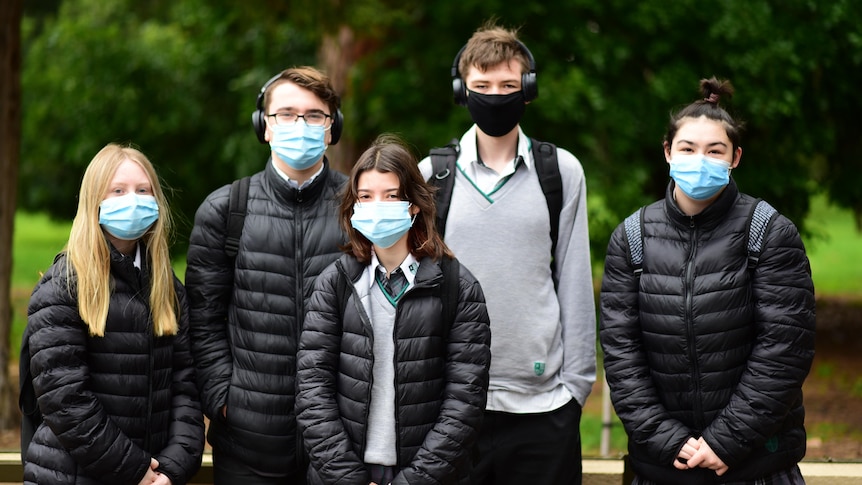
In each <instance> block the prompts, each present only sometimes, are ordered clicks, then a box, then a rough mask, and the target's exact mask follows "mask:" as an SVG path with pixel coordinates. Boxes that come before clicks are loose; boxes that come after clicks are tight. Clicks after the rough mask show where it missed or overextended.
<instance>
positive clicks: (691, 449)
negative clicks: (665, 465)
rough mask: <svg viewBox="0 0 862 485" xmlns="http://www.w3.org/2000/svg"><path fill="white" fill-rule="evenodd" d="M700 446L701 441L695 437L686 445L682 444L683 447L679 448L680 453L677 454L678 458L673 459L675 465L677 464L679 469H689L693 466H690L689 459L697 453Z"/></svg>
mask: <svg viewBox="0 0 862 485" xmlns="http://www.w3.org/2000/svg"><path fill="white" fill-rule="evenodd" d="M698 448H700V442H698V441H697V440H696V439H694V437H691V438H689V439H688V441H686V442H685V444H684V445H682V449H680V450H679V454H678V455H676V459H674V460H673V466H675V467H676V468H677V469H678V470H688V469H689V468H693V467H692V466H689V460H691V457H692V456H694V454H695V453H697V450H698Z"/></svg>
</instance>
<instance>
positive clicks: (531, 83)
mask: <svg viewBox="0 0 862 485" xmlns="http://www.w3.org/2000/svg"><path fill="white" fill-rule="evenodd" d="M515 42H517V43H518V45H519V46H520V47H521V51H522V52H523V53H524V56H526V57H527V63H528V64H529V65H530V71H529V72H525V73H523V74H521V91H523V92H524V100H526V101H532V100H534V99H536V97H538V96H539V85H538V84H536V60H535V59H533V54H532V53H531V52H530V49H527V46H525V45H524V43H523V42H521V41H520V40H516V41H515ZM466 48H467V44H464V47H461V50H459V51H458V54H457V55H456V56H455V60H454V61H453V62H452V94H453V95H454V98H455V104H459V105H461V106H467V85H466V84H464V80H463V79H462V78H461V73H460V72H458V64H459V63H460V62H461V54H462V53H463V52H464V49H466Z"/></svg>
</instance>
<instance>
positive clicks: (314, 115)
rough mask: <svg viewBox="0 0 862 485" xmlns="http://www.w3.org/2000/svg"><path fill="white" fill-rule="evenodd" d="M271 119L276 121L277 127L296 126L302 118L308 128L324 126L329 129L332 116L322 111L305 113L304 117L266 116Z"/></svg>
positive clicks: (280, 114) (285, 113)
mask: <svg viewBox="0 0 862 485" xmlns="http://www.w3.org/2000/svg"><path fill="white" fill-rule="evenodd" d="M266 116H268V117H269V118H270V119H273V120H275V124H276V125H284V126H290V125H293V124H296V122H297V121H298V120H299V119H300V118H302V121H304V122H305V124H306V125H308V126H323V127H326V128H329V125H331V121H330V120H332V116H329V115H328V114H326V113H324V112H322V111H310V112H308V113H305V114H304V115H298V114H296V113H288V112H283V113H272V114H268V115H266Z"/></svg>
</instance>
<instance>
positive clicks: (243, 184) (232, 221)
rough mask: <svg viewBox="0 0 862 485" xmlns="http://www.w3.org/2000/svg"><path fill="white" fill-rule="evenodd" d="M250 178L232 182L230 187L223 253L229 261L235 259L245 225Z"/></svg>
mask: <svg viewBox="0 0 862 485" xmlns="http://www.w3.org/2000/svg"><path fill="white" fill-rule="evenodd" d="M249 185H251V176H248V177H243V178H241V179H237V180H234V181H233V183H232V184H231V186H230V207H229V208H228V219H227V238H226V239H225V242H224V252H225V254H227V256H228V257H229V258H231V259H234V258H236V253H237V251H238V250H239V240H240V238H241V237H242V228H243V226H244V225H245V214H246V209H247V207H248V188H249Z"/></svg>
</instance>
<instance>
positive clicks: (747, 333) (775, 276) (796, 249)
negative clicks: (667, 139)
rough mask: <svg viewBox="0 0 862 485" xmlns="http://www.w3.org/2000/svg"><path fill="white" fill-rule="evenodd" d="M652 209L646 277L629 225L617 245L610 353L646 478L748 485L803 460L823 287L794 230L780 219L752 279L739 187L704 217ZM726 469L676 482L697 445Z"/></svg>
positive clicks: (639, 469) (635, 460)
mask: <svg viewBox="0 0 862 485" xmlns="http://www.w3.org/2000/svg"><path fill="white" fill-rule="evenodd" d="M672 190H673V182H671V184H670V186H669V187H668V192H667V196H666V199H664V200H662V201H659V202H656V203H654V204H652V205H649V206H647V207H646V208H645V209H644V212H643V218H644V238H643V242H644V259H643V274H642V276H641V277H640V279H639V280H638V279H637V278H636V277H635V276H634V275H633V269H632V266H631V259H630V256H629V245H628V243H627V239H626V236H625V231H624V228H623V226H622V225H620V227H618V228H617V229H616V231H615V232H614V233H613V235H612V237H611V241H610V244H609V246H608V255H607V260H606V262H605V274H604V281H603V282H602V293H601V316H602V320H601V332H600V335H601V344H602V348H603V349H604V353H605V357H604V365H605V370H606V373H607V379H608V383H609V385H610V388H611V396H612V399H613V403H614V407H615V408H616V412H617V414H618V415H619V417H620V419H621V420H622V422H623V424H624V425H625V427H626V431H627V432H628V435H629V457H630V459H631V464H632V467H633V468H634V470H635V472H636V473H638V475H640V476H643V477H645V478H648V479H651V480H654V481H658V482H660V483H668V484H670V483H679V484H699V483H721V482H724V481H742V480H751V479H753V478H758V477H763V476H765V475H768V474H770V473H772V472H776V471H780V470H784V469H787V468H790V467H792V466H794V465H795V464H796V463H797V462H798V461H799V460H800V459H801V458H802V457H803V456H804V454H805V430H804V428H803V419H804V416H805V412H804V409H803V407H802V389H801V388H802V383H803V381H804V379H805V377H806V376H807V374H808V371H809V369H810V366H811V361H812V359H813V357H814V320H815V316H814V287H813V284H812V281H811V271H810V267H809V264H808V259H807V257H806V255H805V249H804V247H803V245H802V241H801V239H800V237H799V234H798V232H797V230H796V227H794V225H793V224H792V223H791V222H790V221H789V220H788V219H787V218H785V217H783V216H778V217H777V218H776V219H775V220H774V222H773V223H772V224H771V227H770V228H769V229H768V233H767V234H766V238H765V243H764V249H763V252H762V254H761V257H760V261H759V264H758V265H757V266H756V268H755V269H754V270H753V272H752V271H751V270H749V269H748V268H747V256H748V252H747V242H748V239H747V238H748V234H747V231H748V227H749V226H748V220H749V215H750V214H751V212H752V210H753V209H754V204H755V202H756V200H755V199H753V198H752V197H749V196H747V195H745V194H741V193H739V191H738V190H737V188H736V185H735V183H733V182H732V181H731V183H730V185H729V186H728V187H727V188H726V189H725V190H724V192H723V193H722V195H720V196H719V198H718V199H717V200H716V201H715V202H714V203H713V204H712V205H711V206H710V207H709V208H707V209H706V210H704V211H703V212H702V213H701V214H698V215H696V216H693V217H689V216H686V215H685V214H683V213H682V212H681V211H680V209H679V208H678V206H677V205H676V203H675V202H673V198H672ZM701 436H703V438H704V439H705V440H706V442H707V443H708V444H709V445H710V447H711V448H712V449H713V451H715V453H716V454H717V455H718V456H719V458H721V459H722V460H723V461H724V463H725V464H726V465H728V467H729V470H728V472H727V473H726V474H725V475H723V476H722V477H716V475H715V473H714V472H713V471H711V470H708V469H696V470H692V471H688V470H686V471H680V470H676V469H675V468H674V467H673V465H672V463H673V460H674V459H675V458H676V456H677V454H678V452H679V451H680V449H681V448H682V446H683V444H684V443H685V441H686V440H687V439H688V438H689V437H694V438H698V437H701Z"/></svg>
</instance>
